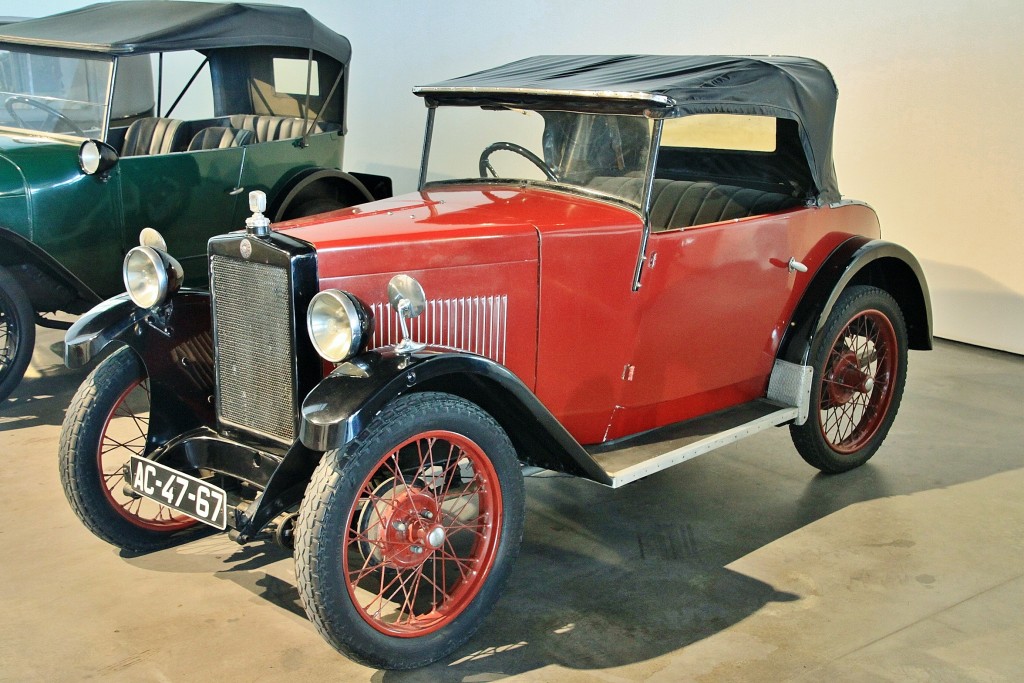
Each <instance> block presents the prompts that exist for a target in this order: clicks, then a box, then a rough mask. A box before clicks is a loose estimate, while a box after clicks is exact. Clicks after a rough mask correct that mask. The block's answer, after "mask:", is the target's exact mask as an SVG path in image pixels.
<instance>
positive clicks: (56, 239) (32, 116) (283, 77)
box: [0, 0, 391, 399]
mask: <svg viewBox="0 0 1024 683" xmlns="http://www.w3.org/2000/svg"><path fill="white" fill-rule="evenodd" d="M350 55H351V48H350V45H349V42H348V40H347V39H346V38H345V37H344V36H342V35H340V34H338V33H335V32H334V31H332V30H330V29H328V28H327V27H326V26H324V25H323V24H321V23H320V22H318V21H317V20H315V19H314V18H313V17H311V16H310V15H309V14H307V13H306V12H305V11H304V10H301V9H295V8H290V7H279V6H272V5H251V4H220V3H207V2H168V1H165V0H160V1H141V2H137V1H136V2H109V3H102V4H97V5H91V6H89V7H85V8H83V9H79V10H74V11H71V12H65V13H62V14H57V15H53V16H50V17H44V18H41V19H30V20H25V21H20V22H17V23H11V24H8V25H5V26H0V105H2V106H0V399H2V398H3V397H5V396H7V395H8V394H9V393H10V392H11V390H12V389H13V388H14V387H15V386H16V385H17V384H18V382H19V381H20V380H21V377H22V375H23V374H24V372H25V369H26V367H27V365H28V362H29V359H30V357H31V354H32V346H33V344H34V340H35V325H36V324H39V325H44V326H51V327H66V323H63V322H61V321H60V320H57V319H54V318H53V317H51V316H49V315H48V314H50V313H54V312H63V313H66V314H72V315H74V314H78V313H81V312H84V311H86V310H88V309H89V308H90V307H92V306H93V305H95V304H96V303H98V302H100V301H102V300H104V299H106V298H108V297H110V296H113V295H114V294H116V293H118V292H120V291H122V290H123V289H124V285H123V283H122V282H121V262H122V260H123V258H124V255H125V253H126V252H127V250H128V249H130V248H131V247H133V246H135V245H136V244H137V243H138V242H139V239H140V233H141V232H142V231H143V230H144V229H145V228H151V229H152V230H146V231H145V235H146V236H145V238H144V239H146V240H149V241H152V242H154V243H156V244H159V243H160V242H161V241H163V242H164V243H165V244H166V245H167V246H168V247H169V251H170V253H171V254H172V255H173V256H175V257H176V258H177V259H178V260H179V261H180V262H181V264H182V265H183V266H184V270H185V282H186V284H188V285H192V286H205V284H206V272H207V267H206V241H207V239H208V238H209V237H210V236H212V235H216V234H220V233H223V232H224V231H225V230H230V229H232V228H235V227H241V226H242V225H243V224H244V219H245V217H246V216H247V215H248V211H247V208H248V206H247V197H248V194H249V192H250V191H251V190H261V191H263V192H265V193H266V194H267V197H268V198H269V203H270V210H269V212H268V213H269V215H270V217H271V218H272V219H274V220H280V219H286V218H295V217H299V216H303V215H308V214H312V213H321V212H324V211H328V210H331V209H335V208H341V207H345V206H351V205H353V204H356V203H361V202H364V201H367V200H370V199H374V198H382V197H386V196H389V195H390V192H391V187H390V181H389V180H388V179H387V178H382V177H379V176H371V175H368V174H349V173H345V172H342V171H341V170H340V169H341V162H342V150H343V136H344V133H345V100H346V90H347V81H348V64H349V59H350ZM154 231H156V232H154Z"/></svg>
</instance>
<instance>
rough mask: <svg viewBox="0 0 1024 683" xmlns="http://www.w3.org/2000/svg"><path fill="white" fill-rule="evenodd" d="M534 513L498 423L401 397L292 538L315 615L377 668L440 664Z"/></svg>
mask: <svg viewBox="0 0 1024 683" xmlns="http://www.w3.org/2000/svg"><path fill="white" fill-rule="evenodd" d="M524 515H525V494H524V486H523V476H522V471H521V469H520V465H519V462H518V460H517V458H516V453H515V449H514V448H513V446H512V444H511V442H510V441H509V439H508V436H507V435H506V434H505V432H504V431H502V429H501V427H500V426H499V425H498V424H497V423H496V422H495V421H494V419H493V418H492V417H491V416H490V415H488V414H487V413H486V412H484V411H483V410H481V409H480V408H479V407H478V406H476V405H475V404H473V403H470V402H468V401H465V400H463V399H461V398H457V397H455V396H451V395H448V394H440V393H421V394H411V395H407V396H403V397H401V398H399V399H396V400H395V401H394V402H393V403H391V404H390V405H389V406H388V407H387V408H385V409H384V410H383V411H381V412H380V413H379V414H378V415H377V416H376V417H375V418H374V419H373V421H372V422H371V424H370V425H369V426H368V427H367V428H366V429H365V430H364V431H363V433H361V434H360V435H359V436H358V437H357V438H356V439H355V440H354V441H352V442H351V443H350V444H348V446H346V447H345V448H344V449H343V450H338V451H331V452H329V453H327V454H326V455H325V456H324V458H323V460H322V461H321V462H320V465H319V466H318V467H317V469H316V472H315V473H314V474H313V478H312V480H311V481H310V483H309V486H308V487H307V489H306V495H305V498H304V499H303V501H302V505H301V506H300V510H299V519H298V523H297V524H296V534H295V566H296V578H297V580H298V586H299V592H300V594H301V596H302V601H303V604H304V605H305V607H306V612H307V613H308V615H309V618H310V619H311V620H312V621H313V623H314V624H315V625H316V628H317V630H318V631H320V634H321V635H322V636H323V637H324V638H325V639H326V640H327V641H328V642H329V643H330V644H331V645H332V646H334V647H335V648H336V649H337V650H339V651H340V652H342V653H344V654H346V655H347V656H349V657H350V658H352V659H354V660H356V661H358V662H360V663H362V664H365V665H367V666H373V667H378V668H385V669H409V668H414V667H418V666H423V665H425V664H429V663H430V662H433V661H436V660H437V659H440V658H441V657H444V656H446V655H448V654H449V653H451V652H452V651H453V650H455V649H456V648H457V647H459V646H460V645H462V644H463V643H465V642H466V641H467V640H468V639H469V638H470V637H471V636H472V635H473V633H474V632H476V630H477V628H478V627H479V626H480V624H481V622H482V621H483V619H484V617H485V616H486V615H487V613H488V612H489V611H490V610H491V608H492V606H493V605H494V603H495V602H496V601H497V599H498V597H499V595H500V594H501V591H502V590H503V589H504V586H505V583H506V581H507V579H508V576H509V572H510V570H511V568H512V565H513V564H514V562H515V559H516V556H517V555H518V554H519V546H520V544H521V542H522V536H523V519H524Z"/></svg>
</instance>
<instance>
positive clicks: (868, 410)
mask: <svg viewBox="0 0 1024 683" xmlns="http://www.w3.org/2000/svg"><path fill="white" fill-rule="evenodd" d="M898 348H899V347H898V344H897V341H896V331H895V330H894V329H893V326H892V323H891V322H890V321H889V318H888V317H886V315H885V314H884V313H882V312H881V311H876V310H869V311H863V312H861V313H858V314H857V315H856V316H854V317H853V318H852V319H851V320H850V322H848V323H847V324H846V326H845V327H844V328H843V329H842V331H840V333H839V335H838V336H837V337H836V338H835V340H834V341H833V342H832V347H831V350H830V351H829V357H828V360H827V361H826V362H825V368H824V371H823V373H822V378H821V399H820V406H819V408H820V409H819V411H818V426H819V427H820V429H821V434H822V436H823V437H824V438H825V441H826V443H828V445H829V446H830V447H831V448H832V450H834V451H836V452H838V453H844V454H850V453H855V452H856V451H858V450H860V449H861V448H863V447H864V446H865V445H866V444H867V443H868V442H869V441H870V440H871V439H872V437H874V436H875V434H876V433H878V430H879V428H880V427H881V426H882V422H883V421H884V420H885V416H886V414H887V413H888V411H889V404H890V403H891V402H892V395H893V388H894V386H895V384H896V373H897V370H898V363H899V358H898V355H897V351H898Z"/></svg>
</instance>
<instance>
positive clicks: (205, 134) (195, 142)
mask: <svg viewBox="0 0 1024 683" xmlns="http://www.w3.org/2000/svg"><path fill="white" fill-rule="evenodd" d="M254 137H256V135H255V133H253V132H252V131H251V130H239V129H237V128H228V127H227V126H210V127H209V128H203V129H202V130H201V131H199V132H198V133H196V134H195V136H194V137H193V138H192V141H191V142H189V143H188V151H190V152H194V151H196V150H203V149H225V148H227V147H241V146H242V145H248V144H249V143H250V142H252V141H253V138H254Z"/></svg>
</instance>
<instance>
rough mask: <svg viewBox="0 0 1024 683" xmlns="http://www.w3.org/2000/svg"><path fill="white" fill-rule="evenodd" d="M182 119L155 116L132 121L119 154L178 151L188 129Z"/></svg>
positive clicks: (130, 154)
mask: <svg viewBox="0 0 1024 683" xmlns="http://www.w3.org/2000/svg"><path fill="white" fill-rule="evenodd" d="M184 123H185V122H184V121H180V120H178V119H165V118H159V117H155V116H147V117H146V118H142V119H137V120H136V121H132V125H130V126H128V130H127V131H126V132H125V134H124V145H122V147H121V156H123V157H135V156H144V155H147V154H169V153H170V152H180V151H181V150H182V149H183V148H184V146H185V140H186V135H187V133H188V130H187V129H186V127H185V125H184Z"/></svg>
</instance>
